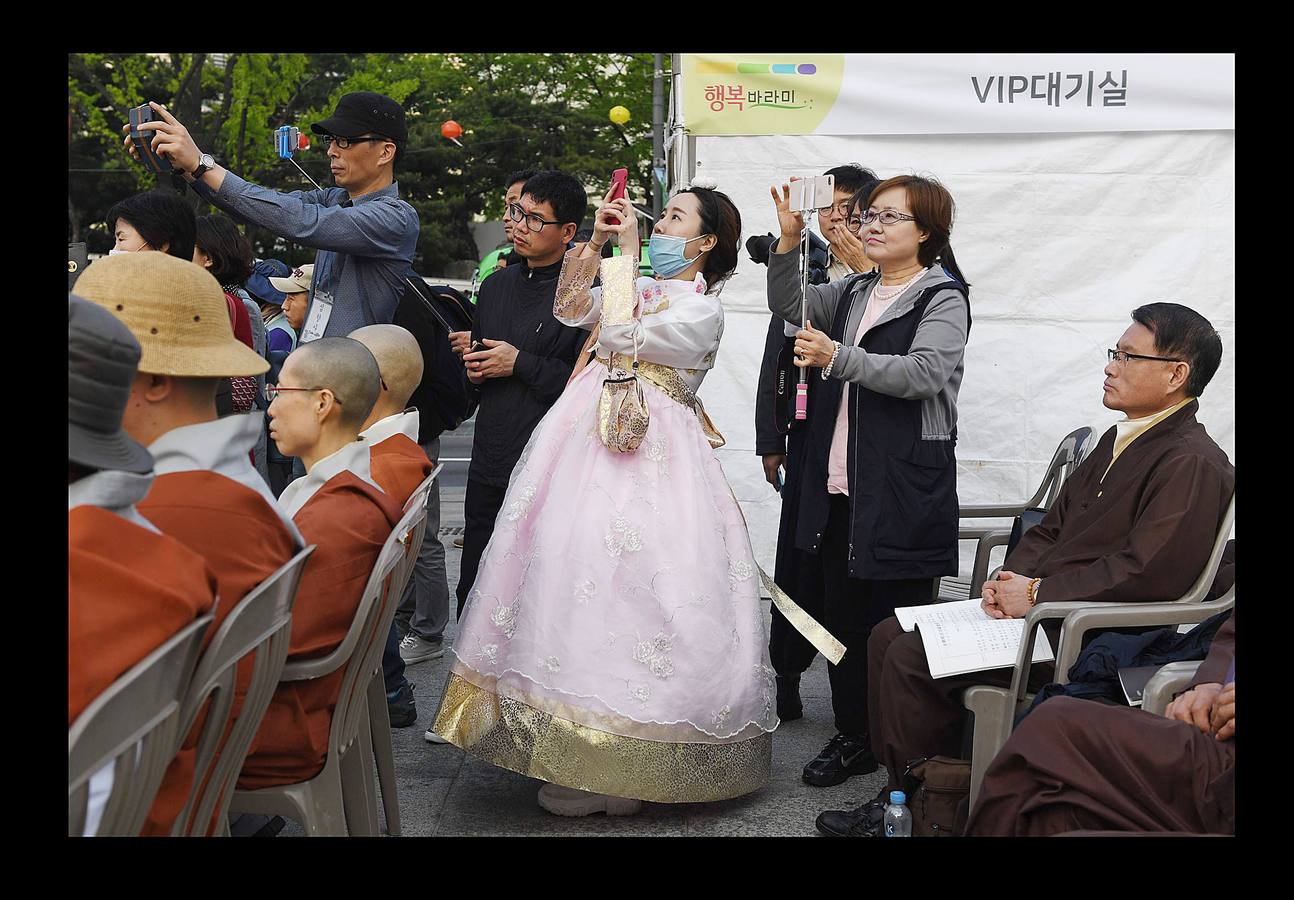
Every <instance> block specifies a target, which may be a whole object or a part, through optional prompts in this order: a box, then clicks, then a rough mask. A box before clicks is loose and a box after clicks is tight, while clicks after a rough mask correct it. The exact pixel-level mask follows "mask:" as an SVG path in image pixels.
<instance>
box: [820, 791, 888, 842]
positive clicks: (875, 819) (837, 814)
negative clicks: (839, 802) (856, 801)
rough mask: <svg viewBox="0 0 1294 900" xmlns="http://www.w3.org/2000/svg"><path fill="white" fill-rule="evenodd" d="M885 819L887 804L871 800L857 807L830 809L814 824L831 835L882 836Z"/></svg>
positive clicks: (821, 814)
mask: <svg viewBox="0 0 1294 900" xmlns="http://www.w3.org/2000/svg"><path fill="white" fill-rule="evenodd" d="M884 820H885V804H884V803H883V802H882V801H880V800H869V801H867V802H866V803H864V804H863V805H862V806H859V807H857V808H856V809H829V810H827V811H826V812H824V813H820V814H819V815H818V818H817V819H816V820H815V821H814V823H813V824H814V825H816V826H817V827H818V830H819V831H821V832H822V833H823V834H826V835H830V836H831V837H881V835H882V823H883V822H884Z"/></svg>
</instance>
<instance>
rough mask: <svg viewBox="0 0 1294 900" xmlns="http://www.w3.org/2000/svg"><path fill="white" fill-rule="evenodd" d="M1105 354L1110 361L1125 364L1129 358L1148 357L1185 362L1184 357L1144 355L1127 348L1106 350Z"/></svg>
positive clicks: (1163, 360)
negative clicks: (1129, 350)
mask: <svg viewBox="0 0 1294 900" xmlns="http://www.w3.org/2000/svg"><path fill="white" fill-rule="evenodd" d="M1105 355H1106V356H1108V357H1109V358H1110V362H1113V363H1118V364H1119V365H1121V366H1122V365H1126V364H1127V362H1128V360H1130V359H1150V360H1154V361H1155V362H1170V363H1179V362H1186V360H1184V359H1171V358H1169V357H1167V356H1144V355H1143V354H1140V353H1129V352H1128V351H1127V350H1106V351H1105Z"/></svg>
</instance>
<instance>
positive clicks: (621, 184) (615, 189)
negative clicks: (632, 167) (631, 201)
mask: <svg viewBox="0 0 1294 900" xmlns="http://www.w3.org/2000/svg"><path fill="white" fill-rule="evenodd" d="M628 181H629V170H628V169H616V170H615V171H614V172H612V173H611V199H612V200H619V199H620V198H621V197H623V196H624V195H625V185H626V184H627V183H628ZM607 221H608V222H610V223H611V224H612V225H619V224H620V220H619V219H618V218H616V217H615V216H608V217H607Z"/></svg>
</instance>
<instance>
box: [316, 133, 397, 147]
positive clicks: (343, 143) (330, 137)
mask: <svg viewBox="0 0 1294 900" xmlns="http://www.w3.org/2000/svg"><path fill="white" fill-rule="evenodd" d="M322 140H323V144H324V146H325V147H327V146H329V145H330V144H336V145H337V149H338V150H348V149H350V146H351V145H352V144H362V143H364V142H365V141H382V142H383V143H385V142H387V141H391V139H390V138H385V137H382V136H381V135H380V134H373V135H367V136H365V137H342V136H341V135H340V134H325V135H323V137H322ZM391 143H393V144H394V143H395V141H391Z"/></svg>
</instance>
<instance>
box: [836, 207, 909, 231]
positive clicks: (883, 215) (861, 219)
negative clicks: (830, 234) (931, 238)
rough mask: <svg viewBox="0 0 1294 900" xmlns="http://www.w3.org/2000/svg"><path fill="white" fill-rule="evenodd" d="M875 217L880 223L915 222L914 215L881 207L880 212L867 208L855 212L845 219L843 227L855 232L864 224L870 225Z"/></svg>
mask: <svg viewBox="0 0 1294 900" xmlns="http://www.w3.org/2000/svg"><path fill="white" fill-rule="evenodd" d="M877 219H880V220H881V224H882V225H897V224H899V223H900V222H915V221H916V217H915V216H909V215H907V214H906V213H901V212H899V211H898V210H893V209H883V210H881V211H880V212H873V211H872V210H870V209H869V210H867V211H866V212H863V213H857V214H855V215H852V216H850V217H849V218H848V219H846V220H845V227H846V228H848V229H849V230H850V231H852V232H855V233H857V232H858V231H860V230H861V229H862V227H863V226H864V225H870V224H872V223H873V222H875V221H876V220H877Z"/></svg>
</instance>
